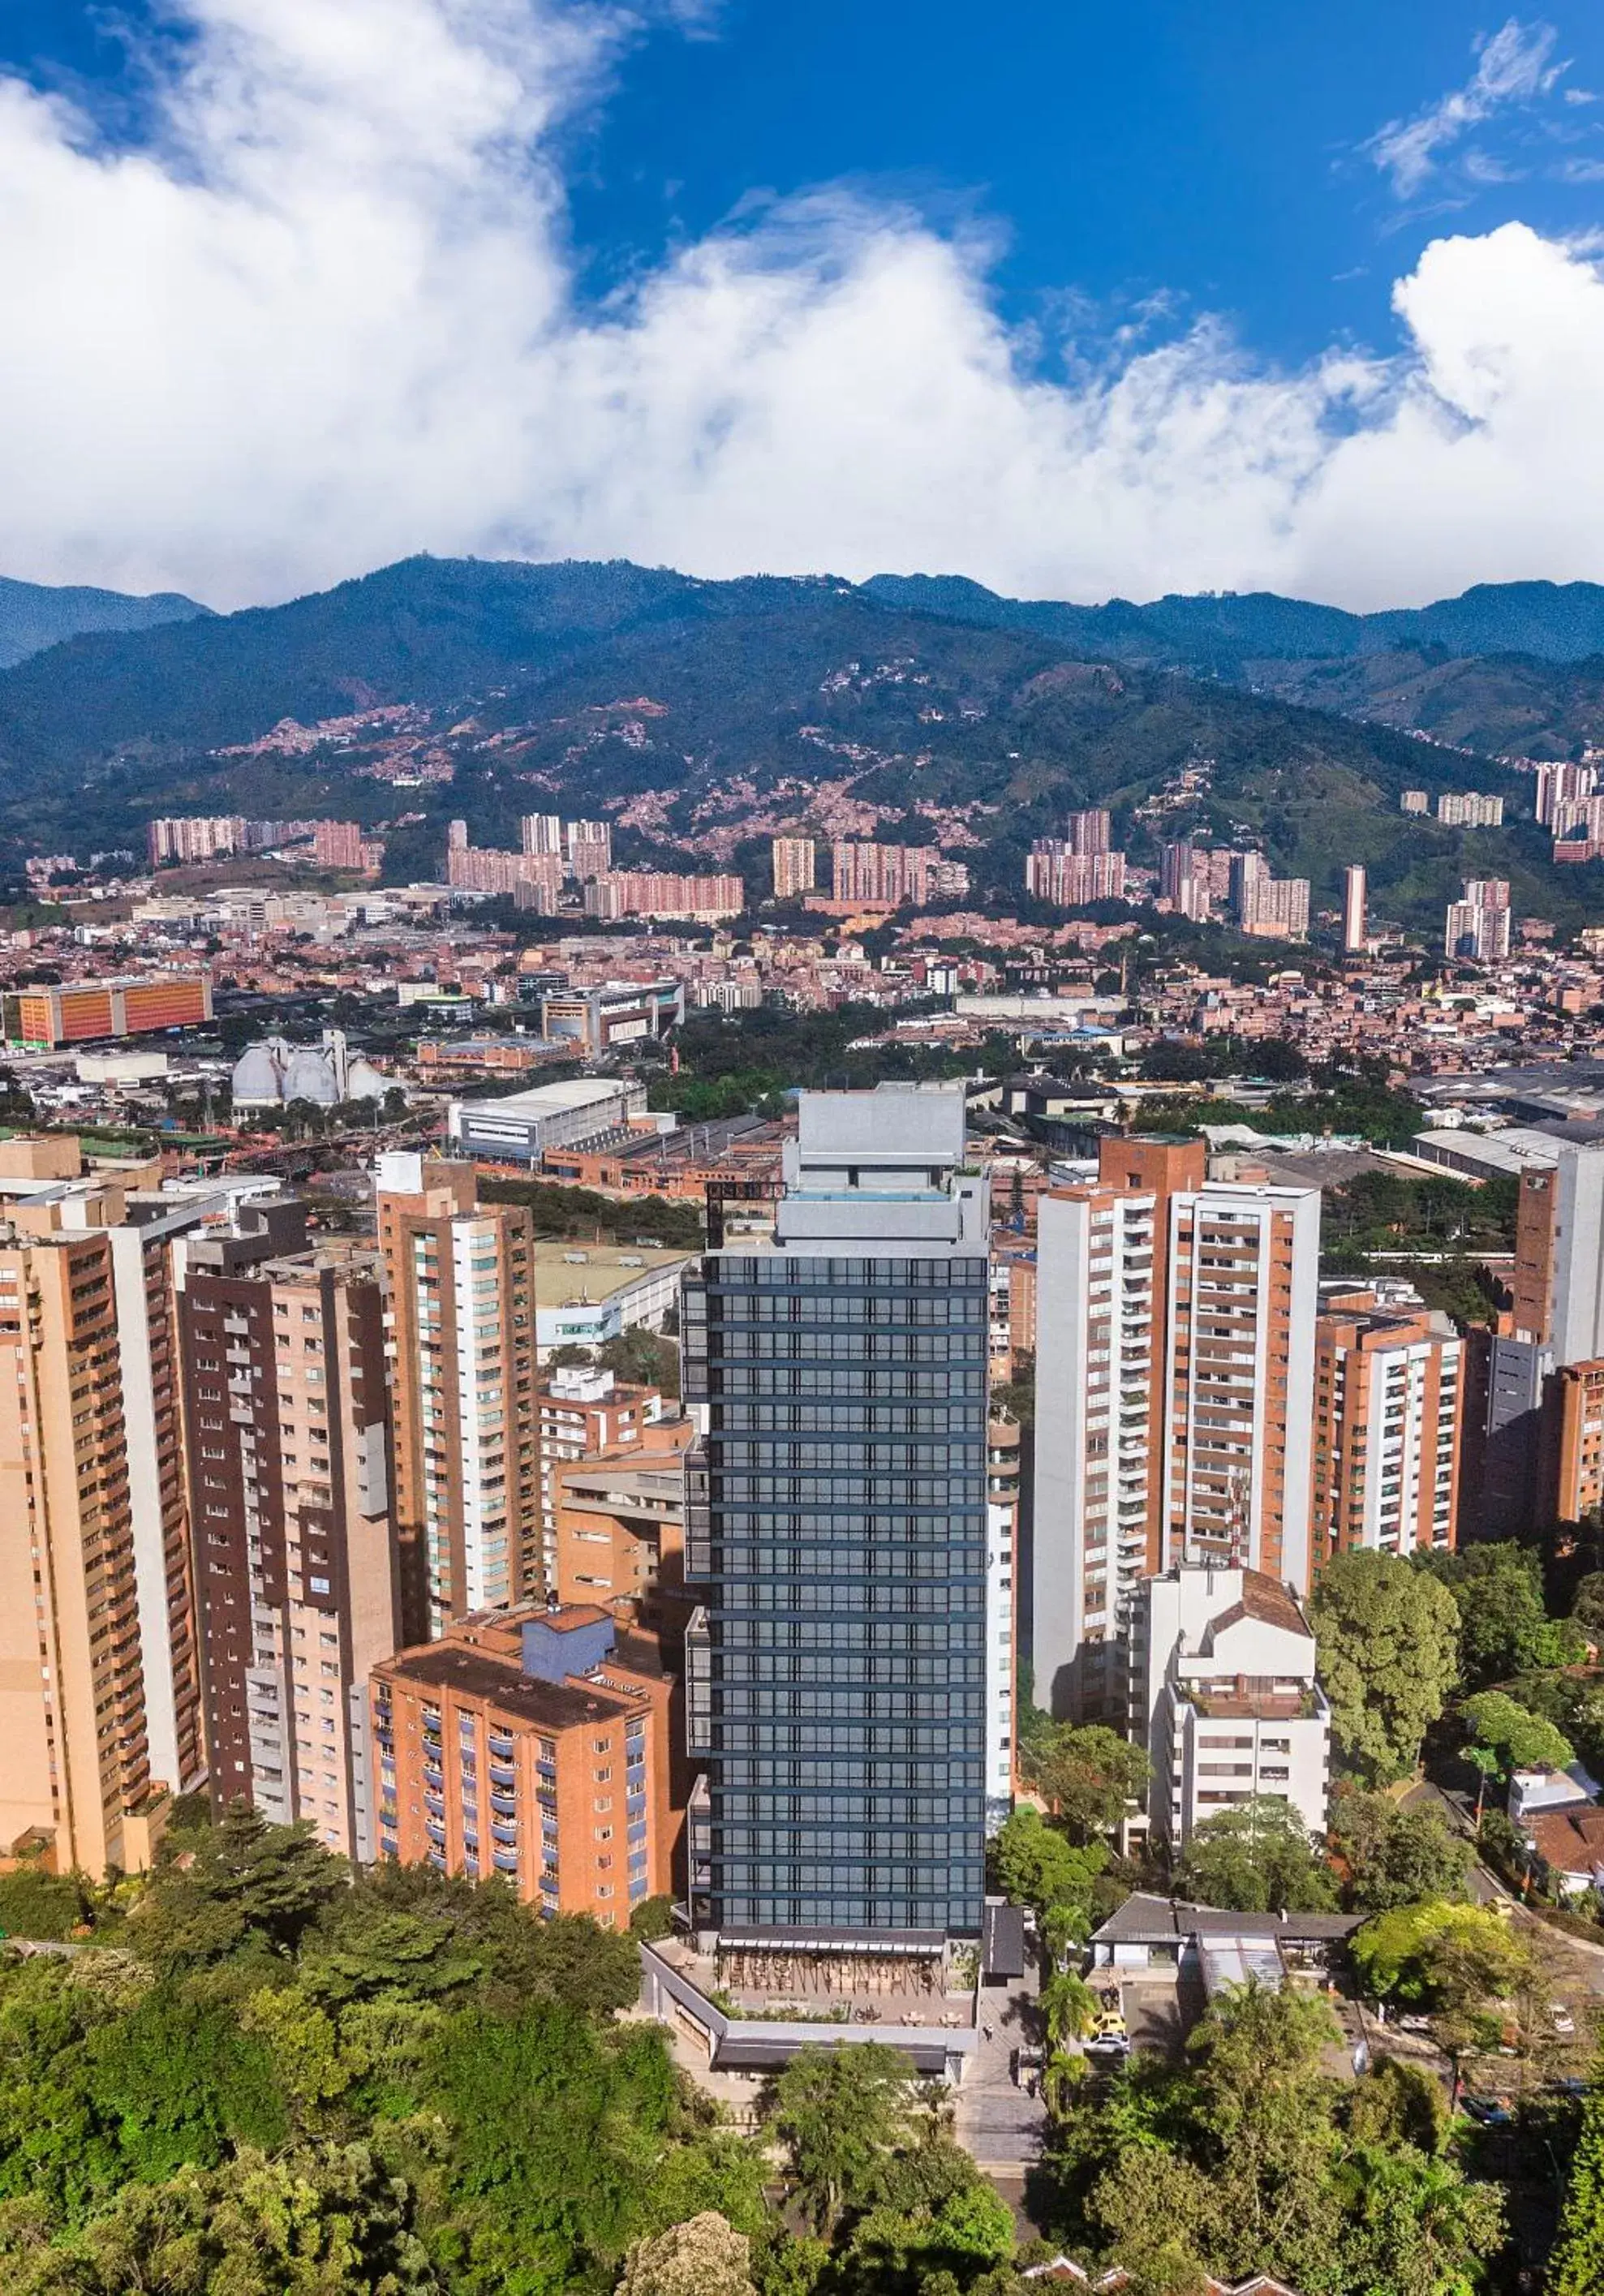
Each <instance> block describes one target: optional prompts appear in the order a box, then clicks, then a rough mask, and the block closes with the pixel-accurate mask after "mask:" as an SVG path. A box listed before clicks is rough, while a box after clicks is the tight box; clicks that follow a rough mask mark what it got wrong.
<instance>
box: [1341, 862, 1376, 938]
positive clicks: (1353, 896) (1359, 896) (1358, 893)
mask: <svg viewBox="0 0 1604 2296" xmlns="http://www.w3.org/2000/svg"><path fill="white" fill-rule="evenodd" d="M1369 933H1370V921H1369V918H1368V916H1367V915H1366V912H1365V876H1364V864H1363V861H1350V862H1349V863H1348V865H1347V867H1346V869H1345V870H1344V871H1343V873H1342V949H1343V955H1345V956H1363V955H1364V947H1365V942H1366V940H1367V939H1368V938H1369Z"/></svg>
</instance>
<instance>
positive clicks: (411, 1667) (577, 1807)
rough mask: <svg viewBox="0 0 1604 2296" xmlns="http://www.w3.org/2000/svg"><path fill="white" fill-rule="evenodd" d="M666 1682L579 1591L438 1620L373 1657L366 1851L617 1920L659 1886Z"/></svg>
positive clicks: (653, 1654)
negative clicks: (370, 1838)
mask: <svg viewBox="0 0 1604 2296" xmlns="http://www.w3.org/2000/svg"><path fill="white" fill-rule="evenodd" d="M672 1690H673V1685H672V1682H671V1680H670V1678H669V1677H668V1676H667V1675H666V1674H665V1673H664V1671H663V1669H662V1663H661V1660H660V1658H659V1652H658V1649H657V1645H656V1644H655V1643H654V1642H653V1641H651V1639H649V1638H648V1637H647V1636H642V1635H635V1634H629V1633H623V1632H620V1631H619V1628H618V1624H617V1622H616V1620H614V1619H613V1618H612V1617H611V1616H610V1614H609V1613H608V1612H606V1611H601V1610H599V1609H597V1608H596V1607H595V1606H594V1605H593V1604H588V1603H586V1604H573V1605H570V1606H569V1607H568V1608H565V1609H554V1610H545V1609H542V1608H537V1607H536V1605H534V1604H528V1605H526V1606H525V1607H524V1608H522V1609H520V1610H515V1611H480V1612H479V1613H477V1614H475V1615H474V1616H472V1617H470V1618H465V1619H458V1620H454V1621H453V1622H452V1623H451V1625H449V1626H448V1627H447V1628H446V1631H445V1633H444V1635H443V1636H442V1637H441V1639H440V1640H439V1641H438V1642H433V1643H429V1644H424V1645H422V1646H421V1648H418V1649H415V1650H407V1651H402V1652H399V1653H398V1654H397V1656H396V1657H395V1658H392V1659H387V1660H386V1661H384V1662H383V1663H382V1664H381V1665H379V1666H377V1667H375V1668H374V1669H373V1673H372V1684H371V1691H370V1694H371V1698H372V1727H373V1755H374V1761H375V1764H376V1767H377V1773H378V1780H379V1827H378V1833H379V1854H380V1856H381V1857H391V1858H396V1859H398V1860H399V1861H400V1862H401V1863H402V1864H403V1865H429V1866H435V1867H436V1868H437V1869H438V1871H439V1872H441V1873H445V1874H463V1875H466V1876H468V1877H469V1878H471V1879H478V1878H482V1877H484V1876H486V1875H488V1874H505V1875H506V1877H507V1878H508V1880H509V1881H511V1882H512V1883H513V1885H514V1887H515V1888H516V1889H517V1890H518V1894H519V1896H520V1898H522V1899H523V1901H524V1903H525V1904H526V1905H529V1906H537V1907H540V1909H541V1911H542V1912H543V1913H546V1914H591V1915H594V1917H595V1919H596V1920H597V1921H598V1922H599V1923H601V1925H602V1927H603V1928H606V1929H623V1928H625V1927H626V1926H627V1923H628V1921H629V1915H630V1912H631V1909H632V1908H633V1907H635V1906H638V1905H639V1904H640V1903H641V1902H642V1899H643V1898H650V1897H657V1896H659V1895H662V1894H664V1893H666V1892H667V1890H669V1889H670V1887H671V1886H672V1884H671V1880H670V1874H671V1871H672V1863H673V1853H674V1846H675V1844H674V1835H675V1828H676V1825H677V1824H678V1819H677V1817H676V1816H675V1811H674V1809H673V1807H672V1804H671V1800H670V1793H669V1722H668V1708H669V1700H670V1696H671V1694H672Z"/></svg>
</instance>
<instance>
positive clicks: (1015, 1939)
mask: <svg viewBox="0 0 1604 2296" xmlns="http://www.w3.org/2000/svg"><path fill="white" fill-rule="evenodd" d="M981 1965H982V1967H983V1968H984V1970H985V1972H986V1976H987V1977H1023V1976H1024V1974H1025V1916H1024V1915H1023V1914H1022V1913H1021V1912H1020V1910H1019V1907H1018V1906H987V1907H986V1926H985V1930H984V1931H983V1932H982V1942H981Z"/></svg>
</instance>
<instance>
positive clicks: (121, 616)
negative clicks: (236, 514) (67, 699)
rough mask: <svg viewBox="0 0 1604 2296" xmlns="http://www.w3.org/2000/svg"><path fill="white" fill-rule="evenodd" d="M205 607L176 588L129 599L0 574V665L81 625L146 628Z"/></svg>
mask: <svg viewBox="0 0 1604 2296" xmlns="http://www.w3.org/2000/svg"><path fill="white" fill-rule="evenodd" d="M210 611H211V609H210V607H209V606H198V605H197V604H196V603H195V601H194V600H193V599H192V598H184V597H181V596H180V595H179V594H178V593H177V591H176V590H162V591H159V592H157V594H155V596H154V597H149V598H134V597H130V596H128V594H127V593H126V592H125V591H122V590H85V589H58V588H55V587H53V586H51V585H48V584H46V583H43V582H11V581H7V580H6V579H5V578H4V576H0V669H9V668H11V667H12V663H14V662H19V661H26V660H27V659H28V657H29V654H33V653H42V652H44V651H45V647H46V646H53V645H60V644H61V642H62V640H63V639H64V638H73V637H78V636H79V635H81V634H82V633H83V632H84V631H86V630H149V629H154V628H155V627H156V626H157V624H158V623H159V622H185V621H192V620H194V619H196V617H197V616H199V615H202V614H209V613H210Z"/></svg>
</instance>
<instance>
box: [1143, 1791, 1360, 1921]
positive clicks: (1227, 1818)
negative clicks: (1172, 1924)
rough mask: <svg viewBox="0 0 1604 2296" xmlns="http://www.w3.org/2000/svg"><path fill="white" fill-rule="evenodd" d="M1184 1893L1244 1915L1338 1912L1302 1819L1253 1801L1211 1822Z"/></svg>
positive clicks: (1191, 1848) (1193, 1853)
mask: <svg viewBox="0 0 1604 2296" xmlns="http://www.w3.org/2000/svg"><path fill="white" fill-rule="evenodd" d="M1179 1881H1180V1886H1181V1888H1182V1889H1183V1891H1184V1892H1185V1894H1186V1896H1187V1897H1189V1898H1193V1899H1194V1900H1196V1902H1197V1903H1199V1905H1205V1906H1226V1907H1231V1908H1232V1910H1233V1911H1234V1912H1237V1913H1243V1914H1272V1913H1281V1912H1283V1911H1284V1912H1288V1913H1313V1912H1317V1911H1319V1910H1320V1909H1322V1907H1334V1906H1335V1905H1336V1903H1337V1892H1336V1890H1335V1888H1334V1886H1333V1884H1332V1881H1331V1876H1330V1869H1329V1868H1328V1867H1327V1866H1326V1864H1325V1861H1324V1859H1323V1857H1322V1856H1321V1854H1320V1850H1319V1847H1318V1845H1317V1844H1316V1843H1315V1841H1313V1839H1312V1838H1311V1836H1310V1834H1309V1833H1308V1830H1307V1828H1306V1827H1305V1825H1304V1823H1303V1820H1302V1819H1301V1818H1300V1817H1299V1816H1298V1815H1297V1811H1296V1810H1295V1809H1293V1808H1290V1806H1289V1804H1288V1803H1286V1802H1284V1801H1272V1800H1263V1799H1255V1800H1249V1801H1245V1802H1241V1803H1240V1804H1239V1805H1238V1806H1237V1807H1236V1808H1233V1809H1223V1810H1221V1811H1220V1812H1219V1814H1218V1816H1215V1817H1209V1818H1205V1820H1204V1821H1203V1823H1202V1825H1199V1827H1197V1828H1196V1830H1195V1831H1194V1833H1193V1834H1192V1837H1191V1841H1189V1842H1188V1843H1187V1845H1186V1850H1185V1854H1184V1856H1183V1858H1182V1861H1181V1871H1180V1875H1179Z"/></svg>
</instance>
